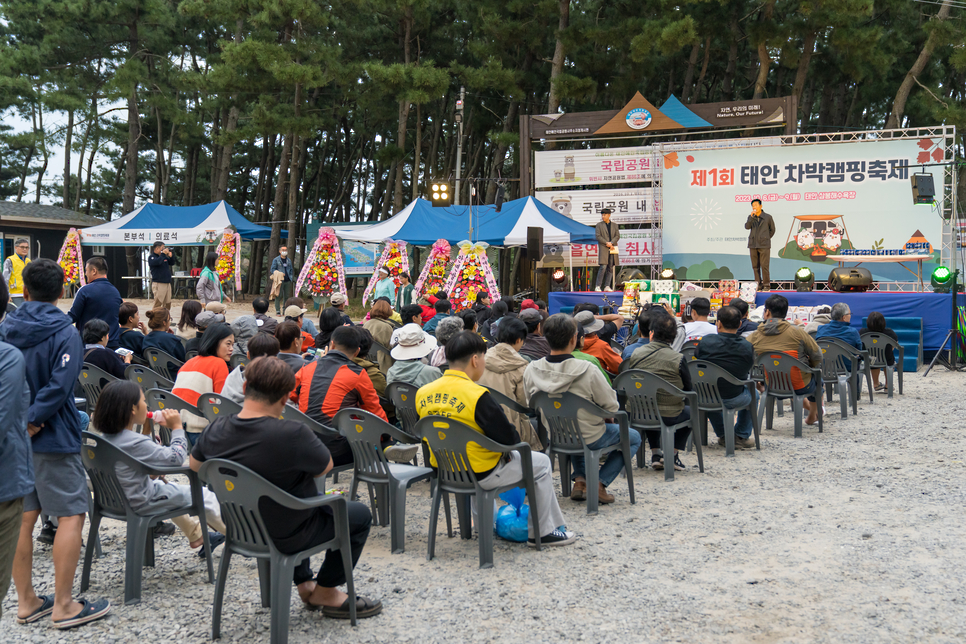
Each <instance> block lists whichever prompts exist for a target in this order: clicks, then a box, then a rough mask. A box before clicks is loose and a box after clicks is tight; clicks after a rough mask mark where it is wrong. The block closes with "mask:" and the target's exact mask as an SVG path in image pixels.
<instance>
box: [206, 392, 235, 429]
mask: <svg viewBox="0 0 966 644" xmlns="http://www.w3.org/2000/svg"><path fill="white" fill-rule="evenodd" d="M241 410H242V406H241V405H239V404H238V403H236V402H235V401H234V400H232V399H231V398H226V397H225V396H222V395H221V394H215V393H209V394H201V396H199V397H198V411H200V412H201V415H202V416H204V417H205V418H207V419H208V422H209V423H213V422H215V420H216V419H218V418H222V417H224V416H234V415H235V414H237V413H238V412H240V411H241Z"/></svg>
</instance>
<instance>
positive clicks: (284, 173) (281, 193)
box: [268, 132, 295, 277]
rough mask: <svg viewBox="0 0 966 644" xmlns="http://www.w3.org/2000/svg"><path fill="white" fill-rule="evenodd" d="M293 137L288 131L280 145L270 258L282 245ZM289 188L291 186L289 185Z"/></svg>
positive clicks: (269, 247)
mask: <svg viewBox="0 0 966 644" xmlns="http://www.w3.org/2000/svg"><path fill="white" fill-rule="evenodd" d="M293 139H295V133H294V132H289V133H288V134H286V135H285V143H284V144H283V145H282V161H281V165H279V167H278V183H277V184H276V186H275V203H274V205H273V207H272V239H271V243H269V245H268V256H269V257H270V258H274V257H275V256H276V255H278V247H279V246H281V245H282V244H281V241H282V223H283V221H284V219H285V188H286V184H287V183H288V169H289V163H290V161H291V158H292V142H293ZM290 188H293V187H292V186H290ZM269 277H271V276H269Z"/></svg>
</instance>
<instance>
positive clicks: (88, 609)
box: [0, 259, 111, 628]
mask: <svg viewBox="0 0 966 644" xmlns="http://www.w3.org/2000/svg"><path fill="white" fill-rule="evenodd" d="M23 281H24V300H25V302H24V303H23V305H22V306H21V307H20V308H18V309H17V310H16V311H14V312H13V313H11V314H10V315H9V316H7V319H6V320H4V321H3V324H0V341H4V342H8V343H10V344H12V345H13V346H15V347H16V348H18V349H20V352H21V353H22V354H23V358H24V361H25V363H26V367H27V370H26V382H27V384H28V385H29V386H30V407H29V409H28V411H27V432H28V433H29V434H30V436H31V442H32V447H33V468H34V487H33V490H32V491H31V492H30V493H29V494H27V496H26V497H25V498H24V508H23V509H24V512H23V523H22V524H21V528H20V542H19V544H18V546H17V556H16V558H15V560H14V566H13V580H14V584H16V586H17V597H18V600H19V601H18V604H17V619H18V620H20V621H23V622H24V623H30V622H35V621H38V620H40V619H42V618H44V617H46V616H47V615H50V616H51V618H52V619H53V623H54V627H55V628H70V627H73V626H78V625H80V624H86V623H87V622H90V621H93V620H95V619H99V618H101V617H103V616H104V615H106V614H107V613H108V611H110V609H111V605H110V602H108V601H107V600H93V601H92V600H83V601H80V602H77V601H74V599H73V596H72V592H71V590H72V587H73V584H74V573H75V572H76V571H77V560H78V558H79V557H80V548H81V533H82V530H83V527H84V515H85V514H86V513H87V506H88V498H89V497H88V494H89V493H88V490H87V478H86V475H85V473H84V465H83V463H82V461H81V455H80V451H81V431H82V426H81V417H80V415H79V414H78V412H77V409H76V408H75V407H74V383H75V382H77V376H79V375H80V371H81V366H82V365H83V362H84V345H83V344H82V342H81V338H80V335H79V334H78V333H77V329H75V328H74V327H73V326H72V325H71V319H70V318H69V317H67V315H66V314H65V313H63V312H62V311H61V310H60V309H58V308H57V306H56V303H57V300H58V299H60V297H61V296H62V295H63V293H64V271H63V269H61V267H60V266H58V265H57V263H56V262H53V261H51V260H49V259H38V260H36V261H34V262H31V263H30V265H29V266H28V267H27V268H26V269H24V272H23ZM41 510H43V512H44V513H45V514H47V515H49V516H54V517H57V519H58V528H57V536H55V537H54V548H53V560H54V594H53V595H44V596H38V595H37V594H36V593H35V592H34V587H33V581H32V578H31V577H32V574H31V573H32V568H33V539H32V534H33V527H34V524H35V523H36V522H37V518H38V517H39V516H40V512H41Z"/></svg>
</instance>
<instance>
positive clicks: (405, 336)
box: [389, 323, 436, 360]
mask: <svg viewBox="0 0 966 644" xmlns="http://www.w3.org/2000/svg"><path fill="white" fill-rule="evenodd" d="M389 344H390V346H392V349H391V350H390V351H389V353H390V355H391V356H392V357H393V358H394V359H396V360H415V359H417V358H425V357H426V356H428V355H429V354H430V353H432V352H433V349H435V348H436V338H434V337H433V336H431V335H430V334H428V333H426V332H425V331H423V329H422V327H421V326H419V325H418V324H414V323H409V324H406V325H403V326H402V328H399V329H396V330H395V331H393V332H392V339H391V340H390V342H389Z"/></svg>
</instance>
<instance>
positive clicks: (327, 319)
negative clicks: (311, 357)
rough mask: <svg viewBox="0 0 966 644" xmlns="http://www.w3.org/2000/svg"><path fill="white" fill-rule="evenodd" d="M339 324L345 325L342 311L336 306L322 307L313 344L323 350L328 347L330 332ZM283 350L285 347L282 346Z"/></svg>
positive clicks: (330, 337)
mask: <svg viewBox="0 0 966 644" xmlns="http://www.w3.org/2000/svg"><path fill="white" fill-rule="evenodd" d="M340 326H345V320H344V319H343V318H342V311H340V310H339V309H337V308H334V307H331V306H330V307H329V308H327V309H322V311H321V312H320V313H319V333H318V334H317V335H316V336H315V346H317V347H318V348H319V349H322V350H323V351H325V350H326V349H328V348H329V341H331V340H332V332H333V331H335V330H336V329H338V328H339V327H340ZM282 350H283V351H284V350H285V347H282Z"/></svg>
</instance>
